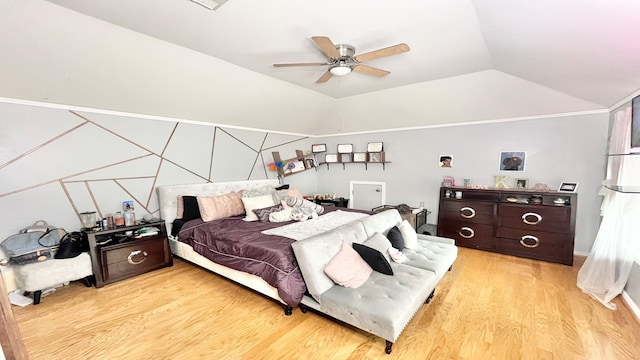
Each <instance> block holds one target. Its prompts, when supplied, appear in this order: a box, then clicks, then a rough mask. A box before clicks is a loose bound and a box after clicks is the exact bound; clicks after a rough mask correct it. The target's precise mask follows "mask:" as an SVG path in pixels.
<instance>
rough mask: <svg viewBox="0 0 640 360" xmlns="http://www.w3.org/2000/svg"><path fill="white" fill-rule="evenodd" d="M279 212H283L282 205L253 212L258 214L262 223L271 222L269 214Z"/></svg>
mask: <svg viewBox="0 0 640 360" xmlns="http://www.w3.org/2000/svg"><path fill="white" fill-rule="evenodd" d="M278 211H282V205H280V204H278V205H274V206H268V207H266V208H262V209H253V212H254V213H255V214H256V216H257V217H258V220H260V222H269V214H271V213H274V212H278Z"/></svg>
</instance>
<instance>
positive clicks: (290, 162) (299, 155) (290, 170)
mask: <svg viewBox="0 0 640 360" xmlns="http://www.w3.org/2000/svg"><path fill="white" fill-rule="evenodd" d="M271 155H272V156H273V162H274V163H279V162H280V163H282V166H280V167H278V170H277V171H278V177H286V176H289V175H294V174H297V173H300V172H303V171H306V170H310V169H316V171H317V168H316V164H317V162H316V158H315V154H313V155H305V154H304V153H303V152H302V150H296V157H295V158H291V159H287V160H282V158H281V157H280V152H279V151H273V152H272V153H271Z"/></svg>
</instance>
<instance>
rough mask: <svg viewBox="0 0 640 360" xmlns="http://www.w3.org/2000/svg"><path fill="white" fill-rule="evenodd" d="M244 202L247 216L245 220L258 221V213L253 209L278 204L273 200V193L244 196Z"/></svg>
mask: <svg viewBox="0 0 640 360" xmlns="http://www.w3.org/2000/svg"><path fill="white" fill-rule="evenodd" d="M242 204H243V205H244V212H245V213H246V214H247V216H245V217H244V219H243V220H244V221H258V220H259V219H258V215H256V214H255V213H254V212H253V209H262V208H266V207H269V206H273V205H275V204H276V202H275V200H273V195H271V194H268V195H262V196H255V197H243V198H242Z"/></svg>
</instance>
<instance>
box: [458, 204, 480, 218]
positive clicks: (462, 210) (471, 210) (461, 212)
mask: <svg viewBox="0 0 640 360" xmlns="http://www.w3.org/2000/svg"><path fill="white" fill-rule="evenodd" d="M465 211H468V212H469V215H465V214H464V212H465ZM460 216H462V217H463V218H465V219H471V218H472V217H474V216H476V211H475V210H473V208H470V207H468V206H465V207H463V208H462V209H460Z"/></svg>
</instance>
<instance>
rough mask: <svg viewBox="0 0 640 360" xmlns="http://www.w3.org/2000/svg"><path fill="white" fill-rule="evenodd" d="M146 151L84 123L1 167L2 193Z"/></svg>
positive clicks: (46, 181)
mask: <svg viewBox="0 0 640 360" xmlns="http://www.w3.org/2000/svg"><path fill="white" fill-rule="evenodd" d="M43 121H46V119H44V120H43ZM96 139H100V140H101V143H100V146H96ZM147 154H149V152H148V151H146V150H143V149H141V148H139V147H137V146H134V145H132V144H131V143H129V142H126V141H124V140H123V139H121V138H118V137H115V136H113V135H112V134H110V133H108V132H106V131H104V130H103V129H100V128H98V127H96V126H95V125H93V124H90V123H87V124H85V125H83V126H81V127H79V128H76V129H74V130H73V131H71V132H69V133H67V134H64V135H63V136H61V137H60V138H57V139H56V140H55V141H52V142H49V143H47V144H44V145H43V146H41V147H39V148H37V149H36V150H35V151H33V152H31V153H29V154H26V155H25V156H23V157H21V158H20V159H18V160H17V161H15V162H13V163H11V164H8V165H7V166H5V167H3V168H1V169H0V178H6V179H7V180H6V182H4V183H3V186H2V188H3V190H2V193H5V192H12V191H20V190H22V189H26V188H29V187H31V186H37V185H40V184H44V183H48V182H51V181H56V180H57V179H61V178H64V177H68V176H72V175H75V174H79V173H82V172H86V171H88V170H92V169H97V168H99V167H101V166H105V165H111V164H113V163H115V162H118V161H124V160H128V159H131V158H134V157H137V156H142V155H147ZM52 159H56V161H52ZM1 195H2V194H1V193H0V196H1Z"/></svg>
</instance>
